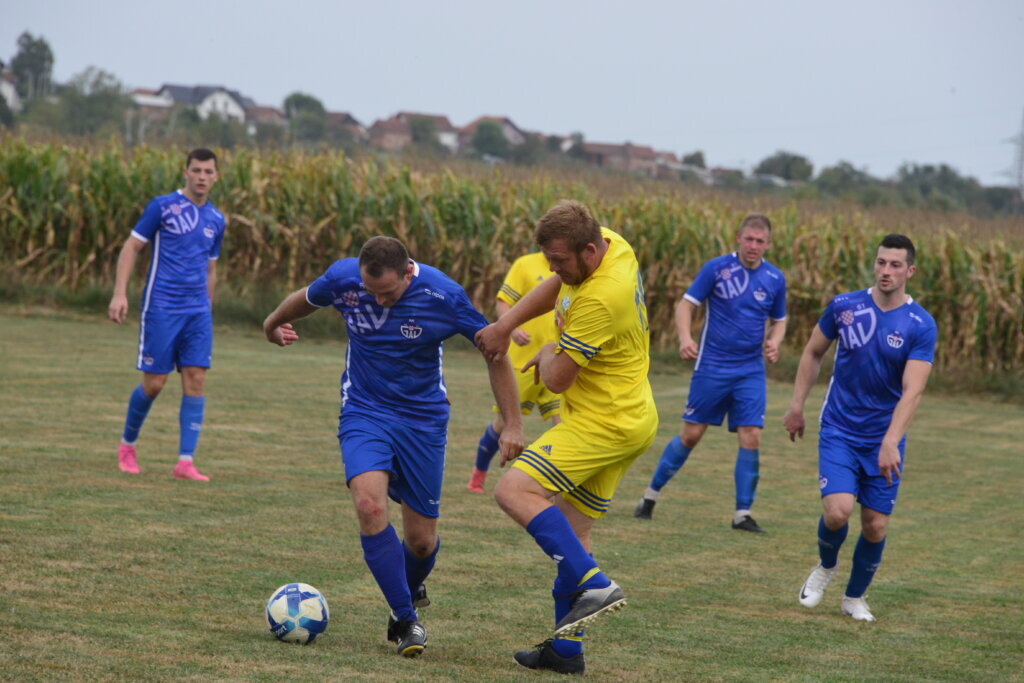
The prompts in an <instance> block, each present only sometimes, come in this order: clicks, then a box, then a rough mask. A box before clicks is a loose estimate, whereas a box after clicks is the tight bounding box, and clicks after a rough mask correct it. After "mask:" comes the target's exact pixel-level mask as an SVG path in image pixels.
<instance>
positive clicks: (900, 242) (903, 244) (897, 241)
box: [878, 234, 917, 266]
mask: <svg viewBox="0 0 1024 683" xmlns="http://www.w3.org/2000/svg"><path fill="white" fill-rule="evenodd" d="M878 246H879V247H880V248H881V247H884V248H886V249H906V250H907V265H908V266H912V265H914V258H915V257H916V256H917V250H916V249H914V243H913V242H911V241H910V238H909V237H907V236H906V235H897V234H892V235H886V236H885V237H883V238H882V243H881V244H879V245H878Z"/></svg>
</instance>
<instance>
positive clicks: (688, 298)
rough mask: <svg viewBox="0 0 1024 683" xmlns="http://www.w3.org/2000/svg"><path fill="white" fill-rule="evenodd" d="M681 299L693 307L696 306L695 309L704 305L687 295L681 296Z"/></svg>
mask: <svg viewBox="0 0 1024 683" xmlns="http://www.w3.org/2000/svg"><path fill="white" fill-rule="evenodd" d="M683 298H684V299H686V300H687V301H689V302H690V303H691V304H693V305H694V306H696V307H697V308H700V305H701V304H702V303H704V302H703V301H697V300H696V299H694V298H693V297H692V296H690V294H689V293H686V294H683Z"/></svg>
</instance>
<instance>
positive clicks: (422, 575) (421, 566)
mask: <svg viewBox="0 0 1024 683" xmlns="http://www.w3.org/2000/svg"><path fill="white" fill-rule="evenodd" d="M440 549H441V538H440V537H438V539H437V545H435V546H434V551H433V552H431V553H430V554H429V555H427V556H426V557H416V556H415V555H413V554H412V552H411V551H410V550H409V548H407V547H406V545H405V541H402V551H403V552H404V553H405V580H406V582H407V583H408V584H409V595H416V591H417V590H419V587H420V586H421V585H423V582H424V581H426V580H427V577H428V576H430V572H432V571H433V570H434V563H435V562H437V551H438V550H440Z"/></svg>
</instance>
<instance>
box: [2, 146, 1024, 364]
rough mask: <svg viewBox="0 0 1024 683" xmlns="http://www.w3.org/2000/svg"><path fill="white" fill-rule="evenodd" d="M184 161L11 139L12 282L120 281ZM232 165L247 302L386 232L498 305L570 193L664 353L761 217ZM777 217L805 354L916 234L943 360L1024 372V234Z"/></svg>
mask: <svg viewBox="0 0 1024 683" xmlns="http://www.w3.org/2000/svg"><path fill="white" fill-rule="evenodd" d="M183 161H184V153H183V152H180V151H171V150H163V149H153V148H135V149H132V150H126V149H123V148H121V147H118V146H113V145H110V146H101V147H94V148H89V147H73V146H64V145H60V144H42V143H40V144H29V143H26V142H24V141H23V140H20V139H18V138H13V137H9V138H6V139H4V140H0V253H2V261H0V268H2V271H3V275H2V276H3V277H4V278H5V279H6V280H7V281H9V282H10V281H14V282H18V283H22V284H27V285H43V284H46V285H53V284H54V283H56V284H57V285H58V286H59V287H62V288H67V289H68V290H71V291H74V290H76V289H77V288H80V287H83V286H86V285H99V286H109V285H111V284H112V283H113V277H114V269H115V264H116V261H117V255H118V252H119V250H120V247H121V245H122V244H123V243H124V240H125V239H126V237H127V235H128V233H129V232H130V230H131V228H132V226H133V225H134V224H135V222H136V221H137V220H138V218H139V216H140V215H141V212H142V209H143V208H144V207H145V204H146V202H147V201H148V200H149V198H151V197H153V196H155V195H159V194H165V193H167V192H170V191H172V190H173V189H175V188H177V187H179V186H180V185H181V175H180V174H181V167H182V164H183ZM220 165H221V180H220V182H219V183H218V185H217V186H216V187H215V188H214V190H213V193H212V195H211V197H212V200H213V202H214V203H215V204H216V205H217V207H218V208H219V209H220V210H221V211H223V213H224V214H225V215H226V216H227V217H228V219H229V227H228V232H227V234H226V236H225V238H224V247H223V255H222V258H221V260H220V262H219V266H218V278H219V279H220V280H221V281H224V282H227V283H229V284H230V286H231V288H232V291H233V292H236V293H239V294H241V295H243V296H244V295H245V293H246V292H251V291H255V290H257V289H259V288H266V287H275V288H277V289H279V290H284V289H286V288H294V287H298V286H302V285H304V284H306V283H308V282H309V281H311V280H312V279H313V278H314V277H316V276H317V275H319V274H320V273H321V272H322V271H323V270H324V269H325V268H326V266H327V265H328V264H329V263H330V262H331V261H333V260H334V259H336V258H340V257H343V256H354V255H356V254H357V253H358V249H359V247H360V245H361V244H362V243H363V241H364V240H365V239H367V238H368V237H370V236H373V235H376V234H387V235H393V236H395V237H398V238H399V239H402V240H403V241H404V242H405V243H406V245H407V246H408V247H409V250H410V252H411V253H412V254H413V256H414V257H415V258H416V259H417V260H420V261H422V262H424V263H429V264H432V265H436V266H437V267H439V268H441V269H442V270H444V271H445V272H447V273H449V274H450V275H451V276H452V277H453V278H454V279H455V280H457V281H458V282H460V283H462V284H463V285H464V286H465V288H466V290H467V291H468V292H469V293H470V296H471V297H472V298H473V300H474V302H475V303H476V304H477V305H478V306H479V307H480V308H481V310H484V311H485V312H490V311H491V302H493V299H494V295H495V293H496V292H497V289H498V286H499V285H500V283H501V279H502V277H503V276H504V273H505V271H506V270H507V268H508V267H509V265H510V264H511V262H512V260H514V259H515V257H517V256H518V255H520V254H522V253H523V252H525V251H527V250H529V249H531V236H532V231H533V225H534V223H535V222H536V220H537V219H538V218H539V217H540V216H541V215H542V214H543V213H544V211H546V210H547V209H548V208H549V207H550V206H552V205H553V204H554V203H555V202H557V201H558V200H559V199H561V198H566V197H571V198H573V199H578V200H580V201H582V202H584V203H586V204H587V205H589V206H590V208H591V209H592V210H593V212H594V213H595V215H596V216H597V217H598V219H599V220H600V221H601V223H602V224H603V225H606V226H608V227H610V228H611V229H613V230H616V231H617V232H619V233H621V234H622V235H623V236H624V237H626V239H628V240H629V241H630V243H631V244H632V245H633V247H634V249H635V250H636V253H637V257H638V259H639V261H640V265H641V268H642V269H643V271H644V279H645V284H646V291H647V304H648V309H649V317H650V323H651V335H652V336H651V340H652V345H653V347H654V348H656V349H659V350H665V349H669V348H673V347H674V345H675V343H676V341H675V338H674V337H675V333H674V326H673V324H672V314H673V307H674V305H675V302H676V301H677V300H678V298H679V296H680V295H681V294H682V293H683V292H684V291H685V289H686V287H687V286H688V285H689V283H690V282H691V281H692V279H693V277H694V276H695V275H696V273H697V271H698V269H699V268H700V266H701V265H702V264H703V263H704V261H706V260H707V259H709V258H711V257H713V256H717V255H719V254H722V253H725V252H728V251H732V250H733V248H734V243H735V237H736V227H737V226H738V224H739V222H740V220H741V218H742V217H743V215H744V214H745V213H746V212H747V210H751V209H757V208H763V207H758V206H757V205H756V204H757V203H756V202H755V201H752V202H751V203H750V205H746V202H747V201H748V200H746V199H744V200H743V201H742V202H739V201H736V199H735V198H731V199H730V198H727V197H724V196H723V195H716V194H713V193H710V192H706V193H704V194H703V195H700V196H699V197H696V198H692V197H691V198H687V197H683V196H681V195H680V194H678V193H677V192H675V191H673V190H672V189H671V188H668V189H666V187H665V186H664V185H659V184H657V183H653V182H652V183H640V182H633V181H629V191H627V192H606V191H604V188H601V191H600V192H598V191H597V190H595V187H594V185H593V184H591V183H584V182H581V181H578V182H574V181H573V179H572V178H571V177H567V176H566V175H565V174H562V175H561V176H557V177H555V176H553V175H551V174H546V173H545V172H537V173H533V174H525V173H522V172H521V171H519V170H512V169H510V170H509V171H508V172H502V171H492V172H476V173H469V174H463V173H459V174H456V173H454V172H452V171H451V170H449V169H447V168H444V167H442V166H441V165H440V164H438V165H437V167H436V168H417V169H416V170H412V169H410V168H409V167H408V166H400V165H394V164H389V163H386V162H379V161H377V160H375V159H366V160H352V159H347V158H345V157H344V156H343V155H341V154H340V153H335V152H322V153H301V152H287V153H274V152H255V151H250V150H241V151H238V152H235V153H233V154H230V155H227V154H222V155H221V161H220ZM767 212H768V213H769V215H770V217H771V219H772V222H773V225H774V231H773V244H772V248H771V250H770V251H769V252H768V254H767V258H768V259H769V260H771V261H772V262H773V263H775V264H776V265H777V266H779V267H780V268H781V269H782V270H783V272H785V273H786V276H787V280H788V288H789V294H788V307H789V321H790V322H789V332H788V334H787V337H788V339H789V340H790V343H791V344H792V345H795V346H797V345H802V344H803V342H804V340H806V338H807V336H808V335H809V334H810V331H811V329H812V327H813V326H814V324H815V322H816V321H817V318H818V316H819V315H820V312H821V309H822V308H823V306H824V305H825V303H827V301H828V300H829V299H830V298H831V297H832V296H833V295H835V294H836V293H838V292H841V291H848V290H852V289H858V288H862V287H866V286H868V285H870V284H871V282H872V280H873V275H872V259H873V255H874V251H875V247H876V246H877V244H878V242H879V241H880V239H881V237H882V236H883V235H885V234H887V233H890V232H903V233H905V234H908V235H909V236H910V237H911V238H912V239H914V241H915V244H917V247H918V261H917V265H918V271H917V274H916V275H915V276H914V278H913V279H912V280H911V281H910V283H909V285H908V290H909V291H910V292H911V293H912V294H913V295H914V297H915V298H916V299H917V300H918V301H919V302H920V303H921V304H922V305H923V306H924V307H925V308H926V309H928V311H929V312H931V314H932V315H933V316H934V317H935V320H936V322H937V323H938V327H939V364H940V365H942V366H945V367H957V368H963V369H971V370H980V371H985V372H996V373H998V372H1000V371H1004V370H1016V369H1020V368H1021V367H1022V366H1024V314H1022V311H1024V249H1022V248H1021V246H1020V245H1021V239H1020V238H1021V234H1010V233H1007V234H1006V235H1005V236H999V235H998V234H997V236H995V237H993V236H992V235H991V234H990V233H989V234H986V236H985V237H978V236H976V235H975V234H973V233H972V232H971V231H970V230H964V229H962V226H957V225H953V224H950V225H943V224H942V223H941V221H939V222H937V221H936V220H935V216H934V215H925V216H922V217H916V218H912V219H909V220H908V219H906V218H905V216H904V217H900V216H896V217H893V216H891V215H885V214H873V213H866V212H859V211H856V210H853V209H842V210H839V211H836V212H832V213H830V212H828V211H823V210H822V209H821V207H820V206H816V207H806V206H803V205H801V204H796V203H788V204H786V203H779V202H776V203H775V204H774V205H772V206H770V207H768V210H767ZM940 216H941V215H940ZM949 220H955V217H954V218H951V219H949ZM1013 227H1014V228H1016V230H1017V232H1018V233H1022V234H1024V226H1022V225H1020V224H1017V225H1015V226H1013ZM1010 245H1013V246H1010ZM134 284H135V285H136V286H138V285H139V280H138V279H137V278H136V280H135V281H134Z"/></svg>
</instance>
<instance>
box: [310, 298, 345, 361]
mask: <svg viewBox="0 0 1024 683" xmlns="http://www.w3.org/2000/svg"><path fill="white" fill-rule="evenodd" d="M302 296H303V297H304V298H305V299H306V303H307V304H309V305H310V306H315V307H316V308H327V306H319V305H317V304H315V303H313V302H312V301H310V300H309V287H306V291H304V292H303V293H302ZM345 367H346V368H347V367H348V361H346V362H345Z"/></svg>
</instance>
